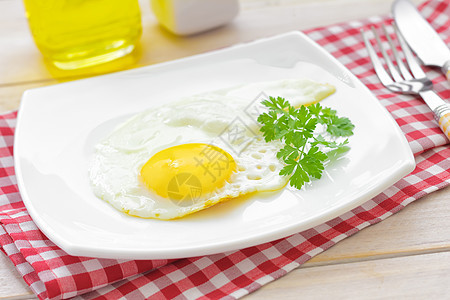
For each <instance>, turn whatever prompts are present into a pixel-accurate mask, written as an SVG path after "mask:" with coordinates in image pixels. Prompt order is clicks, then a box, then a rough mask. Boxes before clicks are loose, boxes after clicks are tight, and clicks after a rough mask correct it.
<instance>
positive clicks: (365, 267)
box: [245, 252, 450, 300]
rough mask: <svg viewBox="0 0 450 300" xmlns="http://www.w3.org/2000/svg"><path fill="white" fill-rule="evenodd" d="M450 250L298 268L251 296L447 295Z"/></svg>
mask: <svg viewBox="0 0 450 300" xmlns="http://www.w3.org/2000/svg"><path fill="white" fill-rule="evenodd" d="M448 274H450V252H442V253H433V254H425V255H415V256H407V257H396V258H389V259H380V260H374V261H365V262H357V263H347V264H338V265H331V266H320V267H311V268H299V269H296V270H294V271H292V272H291V273H290V274H287V275H286V276H285V277H284V278H283V279H282V280H277V281H275V282H272V283H270V284H267V285H266V286H264V287H262V288H261V289H260V290H258V291H256V292H255V293H253V294H250V295H249V296H248V297H246V298H245V299H246V300H251V299H259V300H262V299H280V298H282V299H305V300H306V299H448V297H449V295H450V284H449V279H448V278H449V277H448V276H449V275H448Z"/></svg>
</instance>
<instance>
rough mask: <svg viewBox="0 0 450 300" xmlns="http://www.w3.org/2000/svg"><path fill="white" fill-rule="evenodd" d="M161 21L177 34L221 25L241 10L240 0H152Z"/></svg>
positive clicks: (192, 32) (154, 10) (193, 32)
mask: <svg viewBox="0 0 450 300" xmlns="http://www.w3.org/2000/svg"><path fill="white" fill-rule="evenodd" d="M151 5H152V10H153V12H154V14H155V16H156V18H157V19H158V21H159V23H160V24H161V25H162V26H163V27H165V28H166V29H167V30H169V31H170V32H172V33H174V34H177V35H191V34H195V33H199V32H203V31H206V30H209V29H212V28H215V27H219V26H221V25H224V24H226V23H228V22H229V21H231V20H232V19H233V18H234V17H235V16H236V15H237V13H238V12H239V1H238V0H151Z"/></svg>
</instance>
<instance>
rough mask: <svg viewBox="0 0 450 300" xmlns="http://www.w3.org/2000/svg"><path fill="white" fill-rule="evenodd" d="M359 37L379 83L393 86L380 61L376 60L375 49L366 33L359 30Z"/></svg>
mask: <svg viewBox="0 0 450 300" xmlns="http://www.w3.org/2000/svg"><path fill="white" fill-rule="evenodd" d="M361 35H362V37H363V40H364V44H365V45H366V49H367V52H368V53H369V57H370V60H371V61H372V65H373V68H374V69H375V73H376V74H377V76H378V78H379V79H380V81H381V83H382V84H383V85H385V86H387V85H390V84H393V83H394V82H393V81H392V78H391V76H390V75H389V74H388V73H387V72H386V70H385V69H384V67H383V65H382V64H381V61H380V59H379V58H378V55H377V53H376V52H375V49H373V46H372V44H371V43H370V41H369V38H368V37H367V33H366V32H365V31H364V30H362V29H361Z"/></svg>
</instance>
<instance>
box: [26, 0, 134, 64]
mask: <svg viewBox="0 0 450 300" xmlns="http://www.w3.org/2000/svg"><path fill="white" fill-rule="evenodd" d="M24 3H25V9H26V14H27V18H28V23H29V26H30V29H31V32H32V35H33V38H34V40H35V43H36V45H37V47H38V48H39V50H40V51H41V53H42V54H43V55H44V56H45V57H46V58H48V59H49V60H50V61H51V62H52V63H53V64H54V65H55V66H56V67H58V68H60V69H67V70H70V69H78V68H83V67H88V66H93V65H98V64H101V63H104V62H108V61H111V60H114V59H116V58H119V57H122V56H124V55H127V54H128V53H130V52H131V51H133V49H134V47H135V44H136V42H137V40H138V39H139V37H140V35H141V31H142V27H141V14H140V10H139V3H138V1H137V0H24Z"/></svg>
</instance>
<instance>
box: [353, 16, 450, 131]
mask: <svg viewBox="0 0 450 300" xmlns="http://www.w3.org/2000/svg"><path fill="white" fill-rule="evenodd" d="M393 28H394V32H395V35H396V36H397V39H398V42H399V44H400V47H401V49H402V51H403V54H404V56H405V59H406V63H407V65H408V66H409V68H408V67H407V65H406V64H405V63H404V62H403V60H402V59H401V58H400V55H399V53H398V51H397V49H396V47H395V46H394V43H393V41H392V39H391V37H390V35H389V34H388V32H387V30H386V27H385V26H384V25H383V31H384V34H385V36H386V38H387V41H388V44H389V47H390V48H391V50H392V55H393V56H394V59H395V61H396V63H397V67H398V68H397V67H395V65H394V63H393V61H392V59H391V58H390V56H389V55H388V54H387V52H386V50H385V49H384V48H383V45H382V44H381V40H380V36H379V35H378V32H377V31H376V30H375V28H374V27H372V28H371V29H372V33H373V35H374V36H375V40H376V42H377V44H378V48H379V49H380V52H381V54H382V56H383V58H384V61H385V64H386V67H387V70H388V71H386V69H385V68H384V67H383V64H382V62H381V60H380V58H379V57H378V55H377V54H376V52H375V50H374V48H373V46H372V43H371V42H370V40H369V37H368V33H367V32H365V31H364V30H361V34H362V36H363V39H364V43H365V45H366V48H367V51H368V52H369V57H370V59H371V61H372V64H373V67H374V69H375V73H376V74H377V76H378V78H379V79H380V81H381V83H382V84H383V85H384V86H385V87H386V88H388V89H389V90H390V91H392V92H395V93H400V94H413V95H420V96H421V97H422V99H423V100H424V101H425V103H426V104H427V105H428V107H429V108H430V109H431V111H432V112H433V114H434V118H435V119H436V121H437V122H438V123H439V127H440V128H441V130H442V132H444V134H445V135H446V136H447V138H448V139H450V105H449V104H447V103H446V102H445V101H444V100H443V99H442V98H440V97H439V96H438V95H437V94H436V93H435V92H434V91H433V90H432V89H433V83H432V82H431V80H430V79H428V78H427V76H426V74H425V72H424V71H423V70H422V68H421V67H420V65H419V63H418V62H417V60H416V58H415V57H414V55H413V54H412V52H411V49H410V48H409V46H408V45H407V44H406V42H405V40H404V38H403V37H402V35H401V34H400V32H399V31H398V29H397V27H396V26H395V25H393ZM388 72H389V73H388Z"/></svg>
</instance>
